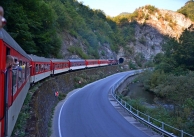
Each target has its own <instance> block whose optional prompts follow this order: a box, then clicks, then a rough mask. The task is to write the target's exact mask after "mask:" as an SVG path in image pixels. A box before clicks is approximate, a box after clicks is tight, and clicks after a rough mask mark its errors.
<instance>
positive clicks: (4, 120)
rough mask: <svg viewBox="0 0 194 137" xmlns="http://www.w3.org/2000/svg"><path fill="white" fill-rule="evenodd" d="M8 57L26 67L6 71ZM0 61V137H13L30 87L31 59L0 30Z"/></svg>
mask: <svg viewBox="0 0 194 137" xmlns="http://www.w3.org/2000/svg"><path fill="white" fill-rule="evenodd" d="M7 55H11V56H12V57H13V58H14V59H15V60H17V61H18V62H19V65H24V66H25V67H24V68H23V69H21V70H18V69H15V70H13V69H12V68H10V69H6V68H5V67H6V56H7ZM0 59H1V62H0V69H1V72H0V83H1V84H0V136H11V133H12V130H13V128H14V125H15V123H16V120H17V117H18V115H19V113H20V110H21V107H22V104H23V102H24V99H25V97H26V94H27V91H28V89H29V87H30V69H29V64H30V58H29V56H28V55H27V54H26V53H25V51H24V50H23V49H22V48H21V47H20V46H19V45H18V44H17V43H16V42H15V40H14V39H13V38H12V37H11V36H10V35H9V34H8V33H7V32H6V31H5V30H4V29H0Z"/></svg>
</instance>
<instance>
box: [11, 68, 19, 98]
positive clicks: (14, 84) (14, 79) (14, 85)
mask: <svg viewBox="0 0 194 137" xmlns="http://www.w3.org/2000/svg"><path fill="white" fill-rule="evenodd" d="M17 78H18V69H12V95H14V94H15V93H16V91H17Z"/></svg>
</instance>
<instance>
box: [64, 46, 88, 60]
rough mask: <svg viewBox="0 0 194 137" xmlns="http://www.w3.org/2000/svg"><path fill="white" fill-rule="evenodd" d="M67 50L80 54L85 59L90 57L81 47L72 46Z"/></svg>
mask: <svg viewBox="0 0 194 137" xmlns="http://www.w3.org/2000/svg"><path fill="white" fill-rule="evenodd" d="M67 50H68V51H69V52H71V53H73V54H77V55H79V56H80V57H81V58H83V59H87V58H88V56H87V55H86V54H85V53H84V52H83V51H82V49H81V47H78V46H70V47H69V48H68V49H67Z"/></svg>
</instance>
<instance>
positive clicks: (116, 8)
mask: <svg viewBox="0 0 194 137" xmlns="http://www.w3.org/2000/svg"><path fill="white" fill-rule="evenodd" d="M77 1H78V2H83V5H86V6H89V7H90V8H91V9H100V10H102V11H104V13H105V14H106V15H109V16H112V17H114V16H117V15H119V14H120V13H122V12H129V13H133V12H134V11H135V9H137V8H139V7H142V6H145V5H148V4H149V5H152V6H155V7H156V8H158V9H167V10H172V11H177V10H178V9H180V8H181V7H183V6H184V5H185V3H186V2H187V1H189V0H77Z"/></svg>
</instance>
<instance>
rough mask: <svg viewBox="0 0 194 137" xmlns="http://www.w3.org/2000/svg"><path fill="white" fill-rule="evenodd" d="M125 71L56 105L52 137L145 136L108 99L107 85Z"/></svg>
mask: <svg viewBox="0 0 194 137" xmlns="http://www.w3.org/2000/svg"><path fill="white" fill-rule="evenodd" d="M128 73H131V72H128ZM126 74H127V73H126V72H124V73H119V74H115V75H112V76H109V77H107V78H104V79H101V80H99V81H96V82H94V83H91V84H89V85H87V86H85V87H83V88H81V89H79V90H77V91H76V92H74V93H73V94H72V95H70V97H68V99H66V100H65V101H64V102H62V103H61V104H60V105H59V106H58V109H57V111H56V114H55V117H54V132H53V135H52V136H55V137H148V135H147V134H145V133H144V132H142V131H140V130H139V129H137V128H136V127H135V126H133V125H131V124H130V123H129V122H127V120H126V119H124V117H123V116H122V115H121V114H120V113H119V112H118V111H117V110H116V109H115V108H114V107H113V106H112V104H111V103H110V101H109V99H108V92H109V90H110V88H111V87H112V86H113V85H114V83H116V82H117V81H118V80H119V79H121V78H122V77H124V76H125V75H126Z"/></svg>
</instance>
